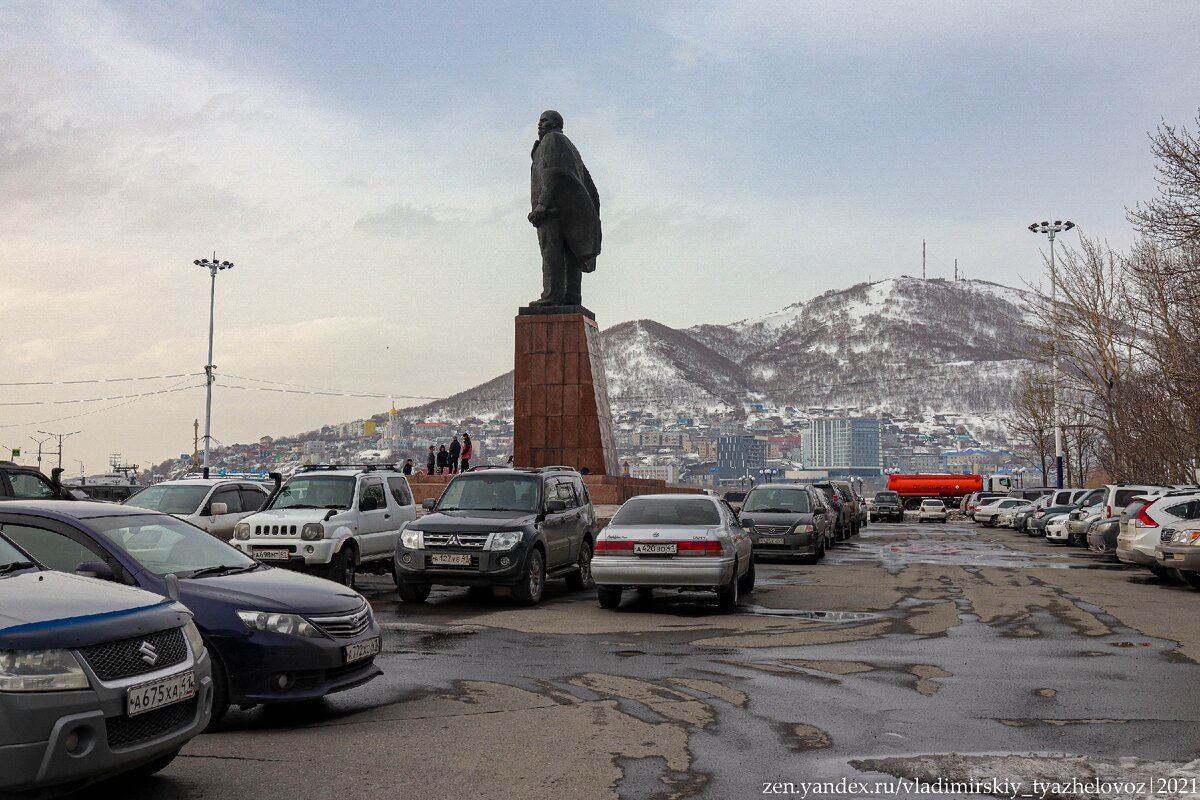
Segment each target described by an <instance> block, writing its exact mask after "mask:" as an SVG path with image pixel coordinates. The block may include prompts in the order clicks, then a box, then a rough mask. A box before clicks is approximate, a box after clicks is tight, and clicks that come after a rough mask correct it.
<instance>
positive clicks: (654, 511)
mask: <svg viewBox="0 0 1200 800" xmlns="http://www.w3.org/2000/svg"><path fill="white" fill-rule="evenodd" d="M742 510H743V512H744V511H745V508H744V507H743V509H742ZM609 524H611V525H696V526H703V527H706V528H707V527H712V526H714V525H720V524H721V515H720V514H719V513H717V506H716V504H714V503H713V502H712V501H710V500H700V499H696V500H692V499H687V500H684V499H679V500H677V499H675V498H654V499H646V500H642V499H640V498H634V499H632V500H629V501H627V502H626V503H625V505H623V506H621V508H620V510H618V511H617V513H616V515H615V516H614V517H613V518H612V522H611V523H609Z"/></svg>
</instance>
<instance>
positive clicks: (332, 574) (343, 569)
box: [325, 544, 356, 589]
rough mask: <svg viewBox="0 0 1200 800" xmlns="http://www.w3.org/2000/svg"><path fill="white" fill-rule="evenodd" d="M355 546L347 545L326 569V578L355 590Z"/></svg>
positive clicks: (337, 553) (335, 555) (335, 554)
mask: <svg viewBox="0 0 1200 800" xmlns="http://www.w3.org/2000/svg"><path fill="white" fill-rule="evenodd" d="M355 561H356V559H355V557H354V546H353V545H350V544H347V545H346V546H345V547H343V548H342V549H341V550H338V551H337V552H336V553H334V555H333V560H332V561H330V562H329V566H328V567H326V568H325V577H326V578H328V579H329V580H331V581H333V582H334V583H340V584H341V585H342V586H349V587H350V588H351V589H353V588H354V571H355V566H356V565H355Z"/></svg>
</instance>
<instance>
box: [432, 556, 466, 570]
mask: <svg viewBox="0 0 1200 800" xmlns="http://www.w3.org/2000/svg"><path fill="white" fill-rule="evenodd" d="M425 569H479V556H471V563H470V564H434V563H433V556H430V555H426V556H425Z"/></svg>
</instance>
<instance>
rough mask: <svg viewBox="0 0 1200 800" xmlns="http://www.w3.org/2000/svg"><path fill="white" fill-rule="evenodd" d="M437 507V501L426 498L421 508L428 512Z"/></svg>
mask: <svg viewBox="0 0 1200 800" xmlns="http://www.w3.org/2000/svg"><path fill="white" fill-rule="evenodd" d="M436 507H437V500H434V499H433V498H432V497H426V498H425V499H424V500H422V501H421V508H423V509H425V510H426V511H433V509H434V508H436Z"/></svg>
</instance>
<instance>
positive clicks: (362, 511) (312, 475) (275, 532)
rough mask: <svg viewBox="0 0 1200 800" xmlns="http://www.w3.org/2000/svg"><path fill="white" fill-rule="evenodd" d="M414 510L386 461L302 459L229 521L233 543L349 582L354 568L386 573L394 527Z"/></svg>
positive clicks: (401, 480)
mask: <svg viewBox="0 0 1200 800" xmlns="http://www.w3.org/2000/svg"><path fill="white" fill-rule="evenodd" d="M416 518H417V509H416V506H415V505H413V496H412V490H411V489H410V488H409V485H408V480H407V479H406V478H405V477H404V476H403V475H402V474H400V472H399V471H398V470H397V469H396V468H395V467H394V466H380V465H375V464H369V465H353V464H352V465H319V466H310V467H303V468H302V469H301V470H300V472H298V473H296V474H295V475H293V476H292V477H291V478H289V479H288V481H287V483H284V484H283V485H282V486H280V487H279V488H278V489H277V490H276V491H275V493H274V494H272V496H271V500H270V502H269V503H268V504H267V506H266V507H265V508H264V509H263V510H262V511H260V512H258V513H257V514H254V515H253V516H251V517H247V518H246V519H244V520H242V521H241V522H239V523H238V524H237V526H236V527H235V528H234V532H233V537H234V538H233V545H234V546H235V547H237V548H238V549H239V550H241V551H242V552H244V553H246V554H248V555H250V556H253V557H254V558H256V559H258V560H259V561H262V562H265V563H268V564H275V565H278V566H285V567H293V568H297V569H309V570H314V571H319V572H321V573H322V574H324V576H325V577H327V578H329V579H330V580H333V581H337V582H338V583H343V584H345V585H347V586H353V585H354V575H355V573H356V572H359V571H365V572H375V573H378V574H384V573H391V571H392V554H393V553H394V552H395V550H396V542H397V541H398V540H399V538H400V532H401V531H402V530H403V529H404V528H405V526H407V525H408V523H410V522H412V521H413V520H415V519H416ZM393 577H394V575H393Z"/></svg>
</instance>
